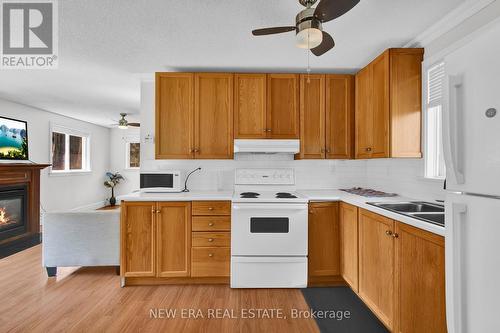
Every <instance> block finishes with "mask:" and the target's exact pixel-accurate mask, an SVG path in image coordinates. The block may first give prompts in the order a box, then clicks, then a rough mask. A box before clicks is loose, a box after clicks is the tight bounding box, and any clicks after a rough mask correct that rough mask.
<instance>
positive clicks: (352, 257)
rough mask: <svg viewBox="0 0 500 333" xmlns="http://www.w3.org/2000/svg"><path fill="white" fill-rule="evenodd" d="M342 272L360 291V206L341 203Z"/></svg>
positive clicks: (354, 287) (352, 285)
mask: <svg viewBox="0 0 500 333" xmlns="http://www.w3.org/2000/svg"><path fill="white" fill-rule="evenodd" d="M339 217H340V272H341V274H342V277H343V278H344V280H345V281H346V282H347V283H348V284H349V286H351V289H352V290H354V291H355V292H358V207H356V206H353V205H349V204H346V203H344V202H342V203H340V208H339Z"/></svg>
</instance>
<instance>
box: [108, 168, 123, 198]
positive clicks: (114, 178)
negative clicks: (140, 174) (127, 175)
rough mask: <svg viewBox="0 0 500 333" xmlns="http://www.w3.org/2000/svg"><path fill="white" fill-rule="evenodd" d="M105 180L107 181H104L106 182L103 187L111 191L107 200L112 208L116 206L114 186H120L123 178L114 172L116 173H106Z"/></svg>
mask: <svg viewBox="0 0 500 333" xmlns="http://www.w3.org/2000/svg"><path fill="white" fill-rule="evenodd" d="M106 178H107V179H106V181H104V186H106V187H108V188H110V189H111V198H109V204H110V205H111V206H114V205H116V198H115V186H116V185H118V184H120V182H121V181H122V180H123V179H124V178H123V176H122V175H120V174H119V173H118V172H116V173H112V172H106Z"/></svg>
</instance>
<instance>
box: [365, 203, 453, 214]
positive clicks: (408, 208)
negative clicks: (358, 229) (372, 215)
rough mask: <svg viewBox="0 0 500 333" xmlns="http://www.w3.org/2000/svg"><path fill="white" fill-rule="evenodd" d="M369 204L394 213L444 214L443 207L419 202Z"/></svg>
mask: <svg viewBox="0 0 500 333" xmlns="http://www.w3.org/2000/svg"><path fill="white" fill-rule="evenodd" d="M369 204H370V205H373V206H376V207H380V208H384V209H387V210H392V211H394V212H396V213H444V206H442V205H438V204H432V203H429V202H421V201H410V202H395V203H383V202H374V203H369Z"/></svg>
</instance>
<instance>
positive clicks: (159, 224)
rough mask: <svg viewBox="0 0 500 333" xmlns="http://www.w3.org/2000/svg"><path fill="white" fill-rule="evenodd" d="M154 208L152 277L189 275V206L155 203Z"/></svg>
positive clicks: (187, 204)
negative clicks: (154, 258)
mask: <svg viewBox="0 0 500 333" xmlns="http://www.w3.org/2000/svg"><path fill="white" fill-rule="evenodd" d="M157 207H158V208H157V209H158V211H157V221H156V237H157V241H156V244H157V245H156V251H157V252H156V253H157V260H156V262H157V266H156V267H157V269H156V276H158V277H177V276H189V266H190V261H191V254H190V251H189V249H190V247H191V237H190V236H191V203H190V202H158V203H157Z"/></svg>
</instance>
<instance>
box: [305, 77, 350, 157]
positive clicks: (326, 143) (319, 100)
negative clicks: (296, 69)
mask: <svg viewBox="0 0 500 333" xmlns="http://www.w3.org/2000/svg"><path fill="white" fill-rule="evenodd" d="M300 133H301V135H300V138H301V140H300V143H301V149H300V158H303V159H307V158H312V159H322V158H329V159H349V158H352V157H353V151H354V149H353V143H354V138H353V135H354V77H353V76H352V75H335V74H331V75H301V76H300Z"/></svg>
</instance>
